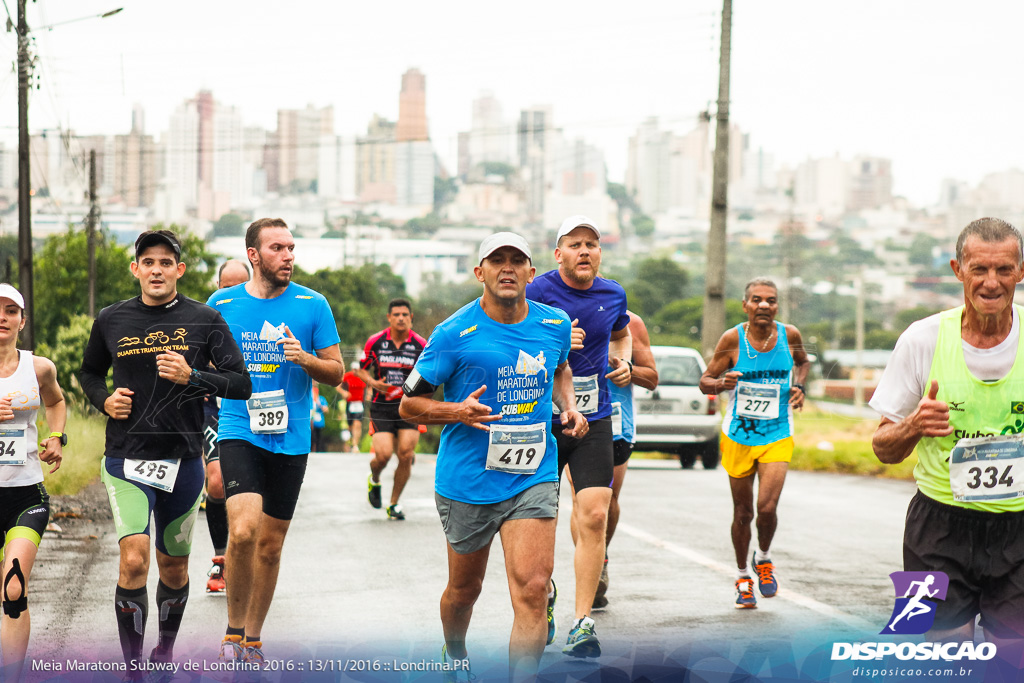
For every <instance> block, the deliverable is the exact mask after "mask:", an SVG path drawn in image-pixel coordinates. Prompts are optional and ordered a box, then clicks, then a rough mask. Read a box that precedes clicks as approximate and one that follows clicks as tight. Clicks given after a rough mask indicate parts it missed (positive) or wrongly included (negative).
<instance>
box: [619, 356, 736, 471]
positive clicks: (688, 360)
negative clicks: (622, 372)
mask: <svg viewBox="0 0 1024 683" xmlns="http://www.w3.org/2000/svg"><path fill="white" fill-rule="evenodd" d="M651 352H652V353H653V354H654V362H655V365H657V367H658V388H657V389H655V390H654V391H648V390H647V389H642V388H640V387H637V386H634V387H633V397H634V400H635V401H636V415H635V420H636V446H635V448H634V450H637V451H662V452H665V453H676V454H677V455H678V456H679V462H680V464H681V465H682V466H683V467H684V468H687V469H689V468H691V467H693V465H694V463H695V462H696V461H697V456H700V460H701V463H702V464H703V465H704V469H706V470H711V469H715V468H716V467H717V466H718V460H719V451H718V437H719V434H721V431H722V415H721V413H720V412H719V410H718V400H717V397H716V396H706V395H704V394H702V393H701V391H700V389H699V388H698V386H697V383H698V382H699V381H700V376H701V375H702V374H703V373H704V370H705V368H706V367H707V366H706V365H705V363H704V359H703V358H702V357H701V355H700V353H699V352H698V351H696V350H695V349H690V348H686V347H682V346H652V347H651Z"/></svg>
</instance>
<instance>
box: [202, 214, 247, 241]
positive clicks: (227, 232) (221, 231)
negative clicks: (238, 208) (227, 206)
mask: <svg viewBox="0 0 1024 683" xmlns="http://www.w3.org/2000/svg"><path fill="white" fill-rule="evenodd" d="M244 234H245V219H244V218H242V217H241V216H239V215H238V214H237V213H226V214H224V215H223V216H221V217H220V218H218V219H217V222H216V223H214V224H213V230H211V231H210V239H213V238H214V237H241V236H242V235H244Z"/></svg>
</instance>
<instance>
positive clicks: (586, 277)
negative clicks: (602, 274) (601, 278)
mask: <svg viewBox="0 0 1024 683" xmlns="http://www.w3.org/2000/svg"><path fill="white" fill-rule="evenodd" d="M565 276H566V277H568V278H569V279H570V280H572V281H573V282H575V283H577V284H580V285H587V284H590V283H591V282H593V281H594V278H595V277H597V268H596V267H595V266H594V262H593V261H591V262H590V270H589V271H587V272H586V273H581V272H579V271H578V270H576V268H571V269H570V268H567V269H566V270H565Z"/></svg>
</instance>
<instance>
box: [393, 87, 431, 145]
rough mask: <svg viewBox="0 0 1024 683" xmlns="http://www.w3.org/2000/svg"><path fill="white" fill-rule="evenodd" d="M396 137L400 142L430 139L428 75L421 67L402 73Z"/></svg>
mask: <svg viewBox="0 0 1024 683" xmlns="http://www.w3.org/2000/svg"><path fill="white" fill-rule="evenodd" d="M395 139H396V140H397V141H398V142H407V141H410V140H412V141H420V140H429V139H430V136H429V135H428V133H427V77H426V76H424V75H423V74H422V73H421V72H420V71H419V69H409V70H408V71H406V72H405V73H404V74H402V92H401V94H399V96H398V126H397V127H396V128H395Z"/></svg>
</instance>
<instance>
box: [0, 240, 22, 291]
mask: <svg viewBox="0 0 1024 683" xmlns="http://www.w3.org/2000/svg"><path fill="white" fill-rule="evenodd" d="M17 279H18V237H17V235H3V236H0V282H17Z"/></svg>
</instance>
